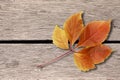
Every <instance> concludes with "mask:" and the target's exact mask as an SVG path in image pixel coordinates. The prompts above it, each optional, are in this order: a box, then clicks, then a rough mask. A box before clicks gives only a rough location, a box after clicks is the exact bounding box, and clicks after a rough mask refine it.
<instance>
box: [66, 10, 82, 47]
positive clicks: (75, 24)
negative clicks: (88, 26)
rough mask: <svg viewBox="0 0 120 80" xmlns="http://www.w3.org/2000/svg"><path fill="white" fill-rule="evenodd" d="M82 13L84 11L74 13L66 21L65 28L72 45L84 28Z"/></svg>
mask: <svg viewBox="0 0 120 80" xmlns="http://www.w3.org/2000/svg"><path fill="white" fill-rule="evenodd" d="M81 15H82V12H80V13H76V14H73V15H72V16H70V17H69V18H68V19H67V20H66V21H65V23H64V30H65V32H66V34H67V37H68V39H69V41H70V44H71V45H73V44H74V42H75V41H76V40H77V39H78V37H79V36H80V33H81V30H82V28H83V21H82V17H81Z"/></svg>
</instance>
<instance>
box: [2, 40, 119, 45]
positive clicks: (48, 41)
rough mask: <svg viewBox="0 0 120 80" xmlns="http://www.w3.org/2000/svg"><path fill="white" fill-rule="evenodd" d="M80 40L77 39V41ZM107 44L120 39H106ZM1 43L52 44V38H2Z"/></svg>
mask: <svg viewBox="0 0 120 80" xmlns="http://www.w3.org/2000/svg"><path fill="white" fill-rule="evenodd" d="M77 42H78V41H76V43H77ZM103 43H105V44H119V43H120V41H118V40H114V41H113V40H112V41H108V40H107V41H104V42H103ZM0 44H52V40H0Z"/></svg>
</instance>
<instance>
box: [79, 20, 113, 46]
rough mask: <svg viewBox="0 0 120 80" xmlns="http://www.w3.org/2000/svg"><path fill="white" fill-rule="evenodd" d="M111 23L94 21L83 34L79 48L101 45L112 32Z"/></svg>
mask: <svg viewBox="0 0 120 80" xmlns="http://www.w3.org/2000/svg"><path fill="white" fill-rule="evenodd" d="M110 23H111V21H93V22H90V23H88V25H87V26H86V27H85V28H84V30H83V31H82V33H81V36H80V40H79V43H78V45H77V46H78V47H79V46H96V45H98V44H101V43H102V42H103V41H104V40H105V39H106V38H107V35H108V33H109V32H110Z"/></svg>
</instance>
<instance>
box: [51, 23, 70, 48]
mask: <svg viewBox="0 0 120 80" xmlns="http://www.w3.org/2000/svg"><path fill="white" fill-rule="evenodd" d="M52 40H53V43H54V44H55V45H56V46H57V47H59V48H62V49H69V47H68V38H67V36H66V34H65V31H64V30H63V29H61V28H59V27H58V26H57V25H56V27H55V29H54V31H53V35H52Z"/></svg>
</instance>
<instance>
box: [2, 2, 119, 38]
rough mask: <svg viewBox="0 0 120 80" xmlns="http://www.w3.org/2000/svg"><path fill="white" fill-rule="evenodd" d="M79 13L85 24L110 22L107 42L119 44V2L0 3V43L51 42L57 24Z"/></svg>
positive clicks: (61, 23)
mask: <svg viewBox="0 0 120 80" xmlns="http://www.w3.org/2000/svg"><path fill="white" fill-rule="evenodd" d="M81 10H82V11H84V13H85V14H84V20H85V24H87V23H88V22H90V21H93V20H108V19H113V20H114V21H113V24H112V30H111V35H110V37H109V40H120V37H118V35H119V34H120V26H119V25H120V14H119V13H120V0H74V1H72V0H0V40H11V39H14V40H19V39H22V40H26V39H29V40H30V39H33V40H34V39H38V40H39V39H42V40H44V39H51V35H52V32H53V29H54V26H55V25H56V24H58V25H60V26H61V27H62V25H63V23H64V21H65V20H66V19H67V17H69V16H70V15H72V14H73V13H76V12H79V11H81Z"/></svg>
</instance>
